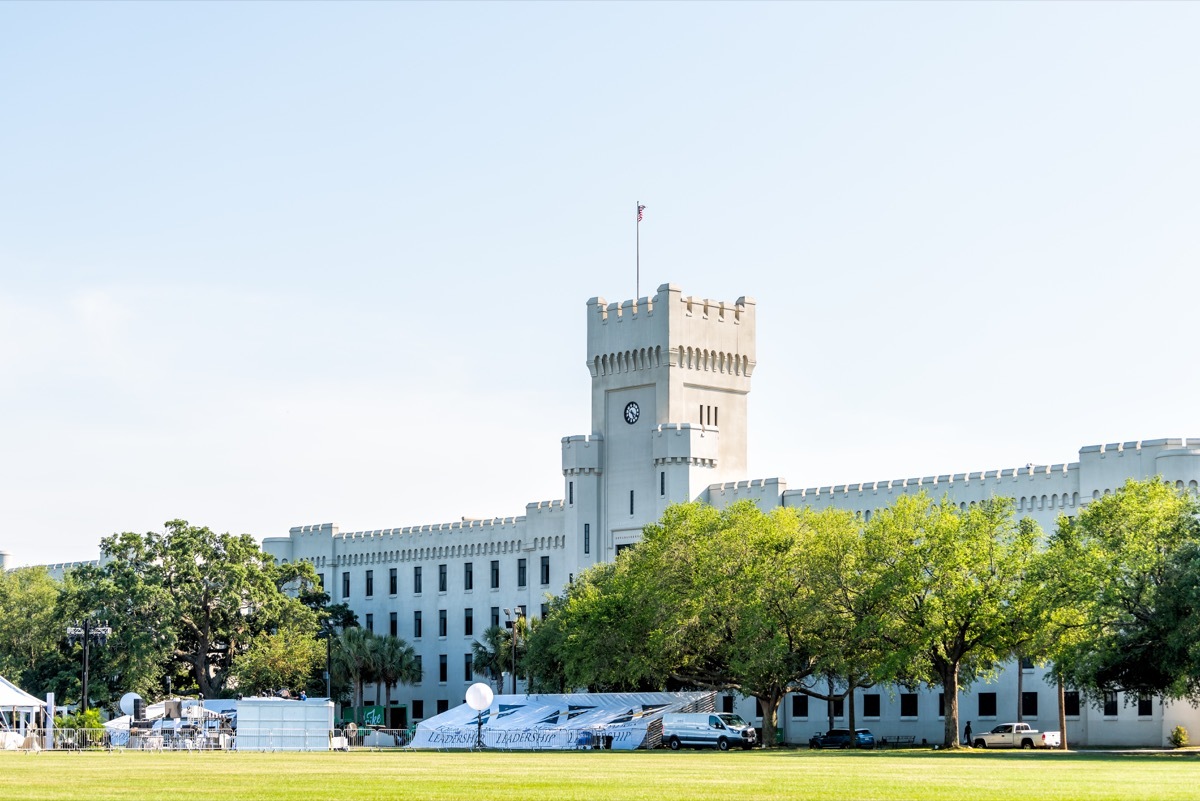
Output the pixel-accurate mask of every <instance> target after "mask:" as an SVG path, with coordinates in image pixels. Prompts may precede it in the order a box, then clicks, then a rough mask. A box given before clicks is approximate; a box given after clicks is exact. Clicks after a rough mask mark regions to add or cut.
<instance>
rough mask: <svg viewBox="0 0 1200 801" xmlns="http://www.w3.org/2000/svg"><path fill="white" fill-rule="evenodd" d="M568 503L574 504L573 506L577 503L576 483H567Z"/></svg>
mask: <svg viewBox="0 0 1200 801" xmlns="http://www.w3.org/2000/svg"><path fill="white" fill-rule="evenodd" d="M567 503H569V504H572V505H573V504H574V503H575V482H574V481H568V482H567Z"/></svg>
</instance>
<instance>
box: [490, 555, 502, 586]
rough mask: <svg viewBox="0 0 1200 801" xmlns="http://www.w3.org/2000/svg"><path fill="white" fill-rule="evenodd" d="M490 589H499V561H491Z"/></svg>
mask: <svg viewBox="0 0 1200 801" xmlns="http://www.w3.org/2000/svg"><path fill="white" fill-rule="evenodd" d="M492 589H493V590H498V589H500V560H499V559H493V560H492Z"/></svg>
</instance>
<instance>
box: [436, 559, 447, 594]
mask: <svg viewBox="0 0 1200 801" xmlns="http://www.w3.org/2000/svg"><path fill="white" fill-rule="evenodd" d="M446 567H447V566H446V565H438V592H445V591H446Z"/></svg>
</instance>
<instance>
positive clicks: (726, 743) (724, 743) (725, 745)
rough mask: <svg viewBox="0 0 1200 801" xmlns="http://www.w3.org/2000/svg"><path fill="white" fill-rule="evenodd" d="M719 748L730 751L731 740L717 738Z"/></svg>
mask: <svg viewBox="0 0 1200 801" xmlns="http://www.w3.org/2000/svg"><path fill="white" fill-rule="evenodd" d="M717 748H718V749H719V750H721V751H728V750H729V741H728V740H726V739H725V738H724V737H722V738H721V739H720V740H717Z"/></svg>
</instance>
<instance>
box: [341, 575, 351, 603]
mask: <svg viewBox="0 0 1200 801" xmlns="http://www.w3.org/2000/svg"><path fill="white" fill-rule="evenodd" d="M342 597H343V598H349V597H350V574H349V573H343V574H342Z"/></svg>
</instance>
